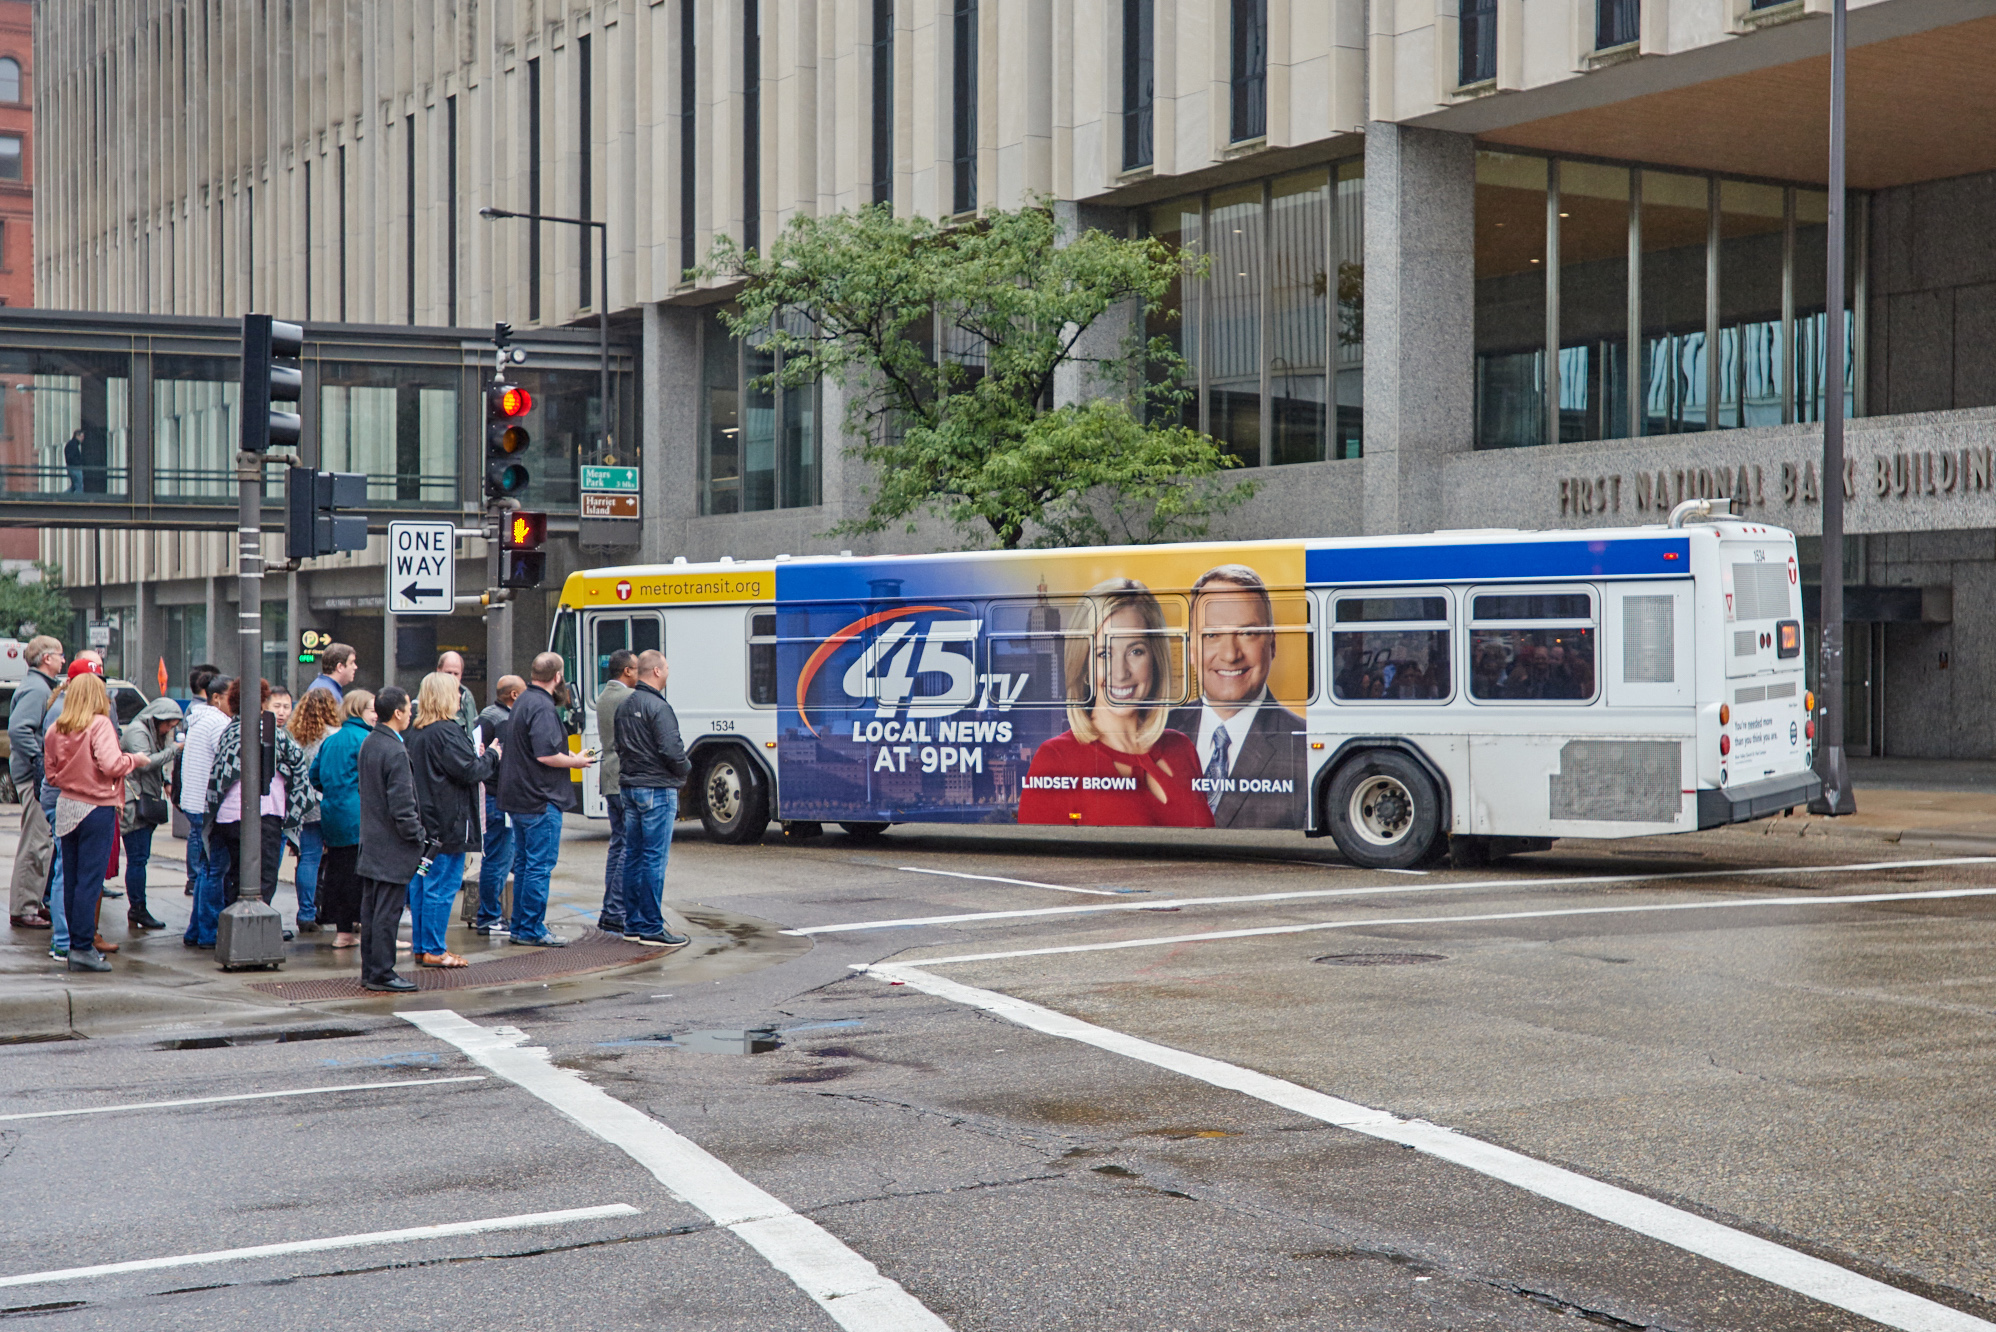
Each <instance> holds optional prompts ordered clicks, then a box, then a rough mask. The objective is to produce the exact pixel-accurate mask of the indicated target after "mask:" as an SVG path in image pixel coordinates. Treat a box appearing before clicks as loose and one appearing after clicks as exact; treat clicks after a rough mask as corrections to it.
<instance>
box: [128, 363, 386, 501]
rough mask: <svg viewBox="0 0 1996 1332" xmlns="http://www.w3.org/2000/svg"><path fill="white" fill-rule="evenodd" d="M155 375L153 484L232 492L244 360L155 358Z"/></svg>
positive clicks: (162, 488)
mask: <svg viewBox="0 0 1996 1332" xmlns="http://www.w3.org/2000/svg"><path fill="white" fill-rule="evenodd" d="M152 373H153V381H152V438H153V485H154V488H155V489H156V490H157V491H158V492H159V493H160V494H161V495H175V496H214V497H225V496H232V495H234V494H235V493H236V470H235V461H236V447H237V445H238V443H239V442H240V434H239V426H238V424H237V421H236V398H237V396H238V394H240V392H241V391H242V384H241V379H242V371H241V363H240V361H239V360H238V359H237V358H235V357H222V356H155V357H153V362H152ZM323 429H324V418H323V417H322V418H321V430H323ZM330 470H335V471H358V470H360V469H359V468H354V467H331V468H330Z"/></svg>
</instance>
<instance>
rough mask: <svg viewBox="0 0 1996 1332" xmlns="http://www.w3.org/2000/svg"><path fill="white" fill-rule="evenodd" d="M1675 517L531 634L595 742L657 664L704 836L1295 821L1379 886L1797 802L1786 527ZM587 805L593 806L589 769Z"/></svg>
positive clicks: (1008, 561)
mask: <svg viewBox="0 0 1996 1332" xmlns="http://www.w3.org/2000/svg"><path fill="white" fill-rule="evenodd" d="M1712 509H1713V505H1712V504H1711V503H1710V502H1709V501H1689V502H1687V503H1686V504H1685V505H1681V506H1679V510H1678V511H1677V512H1674V513H1673V514H1672V515H1671V520H1670V522H1669V523H1668V524H1667V525H1657V526H1646V527H1629V528H1614V529H1602V530H1591V531H1557V532H1525V531H1508V530H1506V531H1454V532H1437V533H1432V534H1426V535H1416V536H1380V537H1361V538H1322V539H1315V538H1313V539H1304V540H1295V541H1253V542H1210V543H1196V544H1184V545H1157V546H1139V547H1120V548H1115V547H1104V548H1085V549H1061V550H1007V551H965V552H960V553H945V554H928V555H879V556H861V557H853V556H849V555H840V556H800V557H795V558H792V557H790V556H784V555H779V556H777V557H776V558H775V559H771V560H756V561H736V560H732V559H730V558H728V557H725V556H724V557H722V558H721V559H720V560H718V561H716V562H713V563H700V564H689V563H687V562H686V561H685V560H684V558H683V557H682V558H680V559H677V560H675V561H673V562H672V563H671V564H667V565H646V566H632V567H627V568H608V569H593V570H587V571H583V572H578V573H575V574H573V575H571V576H570V577H569V578H568V580H567V582H566V584H565V585H564V587H563V589H562V595H561V602H560V607H559V610H558V613H557V615H556V619H555V622H554V627H553V630H552V634H551V643H550V646H551V648H552V649H553V650H555V651H557V652H559V653H560V654H561V656H562V657H563V658H564V659H565V661H566V663H567V678H568V679H570V680H571V681H573V682H575V684H576V686H577V688H576V694H577V696H578V700H579V702H580V705H581V708H580V713H581V715H580V716H579V717H578V718H576V719H575V721H574V723H573V724H574V726H575V729H577V730H578V731H579V732H580V738H579V739H578V741H577V743H579V744H586V745H598V744H603V743H606V742H607V740H608V737H603V736H600V735H599V734H598V733H597V723H596V717H595V711H594V707H593V700H594V699H595V698H596V696H597V694H598V693H599V692H600V691H601V689H602V687H603V685H604V683H605V679H606V671H607V666H608V662H609V658H610V655H611V653H613V652H614V651H616V650H617V649H619V648H629V649H631V650H633V651H642V650H644V649H646V648H656V649H659V650H661V651H663V652H664V653H666V654H667V656H668V658H669V660H670V663H671V674H670V678H669V681H668V684H667V695H668V697H669V698H670V700H671V702H672V705H673V708H674V710H675V711H676V712H677V714H678V717H679V724H680V729H681V732H682V734H683V736H684V738H685V740H686V744H687V753H688V756H689V758H690V759H691V761H692V764H693V771H692V774H691V776H690V777H689V779H688V781H687V784H686V788H685V792H684V794H683V799H682V805H681V811H682V816H683V817H697V818H699V819H700V820H701V821H702V823H703V824H704V825H705V827H706V830H707V832H708V833H709V834H710V835H711V836H712V837H713V838H714V839H715V840H717V841H720V842H728V843H742V842H754V841H757V840H759V839H760V838H761V837H762V836H763V834H764V832H765V830H766V829H767V828H768V826H769V824H770V822H771V821H772V820H776V821H780V823H781V825H782V827H783V829H784V831H785V832H786V833H788V834H790V835H791V836H798V837H803V836H815V835H820V834H822V832H823V831H824V829H825V825H827V824H837V825H838V826H839V827H840V828H842V829H844V831H845V834H846V835H847V836H849V837H852V838H856V839H870V838H875V837H879V836H881V835H882V834H883V833H885V832H886V830H887V829H888V828H890V827H891V826H892V825H894V824H900V823H918V822H929V823H1020V824H1029V825H1040V826H1048V827H1063V828H1066V829H1067V830H1068V832H1067V834H1066V835H1067V836H1075V837H1085V836H1087V835H1088V831H1089V830H1090V829H1092V828H1097V827H1110V826H1122V827H1178V828H1254V829H1293V830H1298V831H1301V832H1303V833H1305V834H1308V835H1311V836H1328V837H1330V838H1332V839H1333V840H1334V841H1335V842H1336V844H1337V847H1338V850H1339V851H1340V852H1341V853H1342V854H1343V855H1344V856H1345V857H1346V858H1347V859H1348V860H1350V861H1351V862H1353V863H1354V864H1357V865H1361V866H1366V867H1370V868H1378V869H1404V868H1410V867H1414V866H1417V865H1420V864H1423V863H1427V862H1430V861H1433V860H1436V859H1438V858H1440V857H1442V856H1444V855H1447V856H1449V857H1450V858H1452V859H1453V860H1454V861H1455V862H1456V863H1458V864H1473V863H1481V862H1482V861H1485V860H1488V859H1490V858H1492V857H1495V856H1501V855H1506V854H1512V853H1515V852H1518V851H1522V850H1531V849H1542V848H1544V847H1546V846H1549V845H1550V844H1551V839H1553V838H1563V837H1564V838H1570V837H1592V838H1621V837H1638V836H1650V835H1655V834H1661V833H1675V832H1691V831H1695V830H1698V829H1703V828H1712V827H1717V826H1720V825H1724V824H1732V823H1739V822H1743V821H1747V820H1752V819H1759V818H1764V817H1767V816H1769V815H1772V814H1777V813H1781V812H1783V811H1785V810H1788V809H1791V808H1793V807H1794V806H1797V805H1802V804H1806V803H1807V802H1808V801H1809V800H1810V799H1811V798H1812V797H1814V796H1815V795H1816V794H1817V793H1818V792H1819V790H1820V784H1819V782H1818V781H1817V779H1816V777H1815V775H1814V773H1813V772H1812V771H1811V761H1812V751H1813V749H1814V743H1813V742H1814V737H1815V726H1814V720H1813V713H1814V699H1813V698H1812V697H1811V696H1810V694H1809V693H1808V691H1807V689H1806V688H1805V684H1804V662H1803V643H1804V635H1803V631H1802V617H1801V586H1800V567H1799V565H1798V563H1797V556H1796V545H1795V538H1794V535H1793V534H1792V533H1790V532H1787V531H1785V530H1783V529H1781V528H1778V527H1772V526H1768V525H1766V524H1762V523H1757V522H1752V521H1747V520H1744V519H1741V518H1738V517H1736V516H1733V515H1730V514H1726V513H1714V512H1713V511H1712ZM581 780H582V782H583V785H584V802H585V803H584V808H585V810H586V811H587V812H589V813H591V814H594V815H596V816H598V817H601V816H602V813H603V810H604V803H603V800H602V797H601V795H600V794H599V793H598V791H597V789H596V775H595V772H594V770H593V769H592V770H589V771H588V772H587V773H585V774H584V775H583V776H582V777H581Z"/></svg>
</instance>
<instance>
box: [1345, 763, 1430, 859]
mask: <svg viewBox="0 0 1996 1332" xmlns="http://www.w3.org/2000/svg"><path fill="white" fill-rule="evenodd" d="M1351 826H1352V829H1353V830H1354V831H1355V832H1357V833H1358V835H1359V836H1360V837H1362V838H1364V839H1365V840H1366V841H1368V842H1370V843H1372V844H1373V845H1374V846H1395V845H1398V844H1399V843H1400V842H1402V841H1404V840H1405V839H1406V837H1407V833H1408V830H1409V829H1411V828H1412V827H1413V826H1414V793H1413V792H1412V791H1409V790H1408V789H1407V784H1406V783H1405V782H1402V781H1401V780H1400V779H1399V778H1398V777H1391V776H1387V775H1386V774H1384V773H1380V774H1375V775H1374V776H1371V777H1368V778H1366V779H1365V780H1364V781H1362V782H1360V783H1359V784H1358V787H1357V789H1356V790H1354V791H1353V792H1352V793H1351Z"/></svg>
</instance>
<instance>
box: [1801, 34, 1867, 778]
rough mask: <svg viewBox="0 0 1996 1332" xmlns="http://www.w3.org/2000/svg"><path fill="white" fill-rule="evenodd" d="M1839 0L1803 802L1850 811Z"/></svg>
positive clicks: (1833, 46)
mask: <svg viewBox="0 0 1996 1332" xmlns="http://www.w3.org/2000/svg"><path fill="white" fill-rule="evenodd" d="M1847 18H1848V14H1847V9H1846V3H1845V0H1833V3H1832V5H1831V7H1830V216H1829V235H1828V237H1827V240H1828V245H1827V247H1826V248H1827V249H1828V250H1829V256H1828V266H1829V271H1828V272H1827V273H1825V274H1824V279H1825V282H1824V291H1823V298H1824V299H1823V324H1824V327H1825V331H1826V333H1827V336H1826V337H1825V338H1824V347H1823V573H1822V586H1823V595H1822V599H1821V609H1820V611H1819V613H1820V614H1821V616H1822V620H1823V631H1822V632H1823V652H1822V659H1821V665H1820V667H1819V669H1818V670H1817V673H1816V680H1817V684H1818V685H1819V686H1820V687H1821V688H1822V691H1823V731H1822V736H1821V737H1820V738H1821V741H1822V743H1821V744H1820V745H1819V746H1818V747H1817V750H1816V772H1817V774H1818V775H1819V776H1821V777H1822V779H1823V793H1822V795H1820V796H1818V797H1817V798H1816V799H1815V800H1812V801H1811V802H1810V803H1809V809H1810V811H1811V812H1813V813H1817V814H1855V813H1857V799H1856V797H1855V796H1853V795H1852V793H1851V789H1850V765H1849V763H1848V762H1847V761H1846V759H1845V757H1844V362H1845V355H1844V202H1845V200H1844V54H1845V50H1846V48H1847V45H1848V42H1847V36H1846V31H1845V28H1846V22H1847Z"/></svg>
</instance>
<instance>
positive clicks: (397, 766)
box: [357, 685, 429, 994]
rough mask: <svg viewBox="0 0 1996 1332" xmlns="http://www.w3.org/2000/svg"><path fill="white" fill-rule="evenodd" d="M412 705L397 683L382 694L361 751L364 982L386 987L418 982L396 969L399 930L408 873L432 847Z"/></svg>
mask: <svg viewBox="0 0 1996 1332" xmlns="http://www.w3.org/2000/svg"><path fill="white" fill-rule="evenodd" d="M409 712H410V708H409V696H408V695H407V694H405V693H403V692H402V691H401V690H400V689H397V688H396V687H395V686H394V685H389V686H388V687H387V688H386V689H383V690H382V691H381V692H380V693H378V694H376V695H375V696H374V716H375V722H376V725H375V727H374V730H373V732H372V733H370V734H369V735H368V737H367V740H366V742H365V743H363V744H362V745H361V747H360V756H359V782H358V785H359V787H360V863H359V865H358V867H357V870H358V874H359V877H360V983H361V985H362V986H363V987H364V988H366V989H369V990H377V991H380V992H382V993H385V994H399V993H403V992H405V991H409V990H413V989H415V988H416V986H415V984H414V982H412V981H410V980H408V979H406V978H405V977H402V976H398V975H396V974H395V931H396V928H397V926H399V925H400V924H401V923H402V909H403V907H405V906H406V905H408V900H409V880H411V879H413V878H415V877H416V868H417V866H419V865H421V864H422V862H423V857H424V855H425V854H426V853H427V851H428V847H429V835H428V834H427V833H426V832H425V831H424V829H423V818H422V815H421V814H420V813H418V812H417V809H416V778H415V772H414V769H413V768H412V767H411V766H410V763H409V748H408V745H407V744H406V743H405V742H404V741H403V738H402V733H403V732H404V731H407V730H408V729H409Z"/></svg>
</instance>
